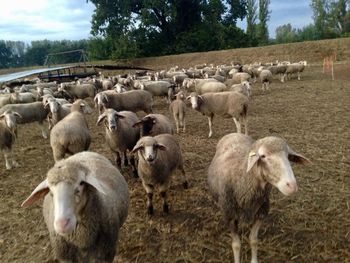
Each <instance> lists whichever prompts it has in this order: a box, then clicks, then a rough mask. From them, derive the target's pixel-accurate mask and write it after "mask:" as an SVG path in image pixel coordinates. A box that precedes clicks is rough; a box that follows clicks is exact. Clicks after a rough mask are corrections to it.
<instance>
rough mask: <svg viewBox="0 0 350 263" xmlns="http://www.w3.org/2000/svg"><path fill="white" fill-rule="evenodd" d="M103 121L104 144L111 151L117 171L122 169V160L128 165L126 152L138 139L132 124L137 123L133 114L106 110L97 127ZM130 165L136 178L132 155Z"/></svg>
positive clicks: (136, 131)
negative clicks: (105, 143)
mask: <svg viewBox="0 0 350 263" xmlns="http://www.w3.org/2000/svg"><path fill="white" fill-rule="evenodd" d="M103 121H104V124H105V127H106V128H105V133H106V142H107V144H108V146H109V148H110V149H111V151H112V153H113V156H114V159H115V161H116V164H117V166H118V168H119V169H121V168H122V158H121V156H122V157H123V158H124V165H125V166H127V165H128V158H127V151H128V150H129V151H131V150H132V149H133V148H134V146H135V145H136V143H137V141H138V140H139V138H140V130H139V129H136V128H133V124H134V123H136V122H138V121H139V118H138V117H137V115H136V114H135V113H134V112H131V111H120V112H117V111H115V110H114V109H106V111H105V112H104V113H102V114H101V115H100V116H99V117H98V120H97V125H100V124H101V123H102V122H103ZM130 163H131V165H132V167H133V173H134V176H135V177H137V168H136V164H135V159H134V155H131V158H130Z"/></svg>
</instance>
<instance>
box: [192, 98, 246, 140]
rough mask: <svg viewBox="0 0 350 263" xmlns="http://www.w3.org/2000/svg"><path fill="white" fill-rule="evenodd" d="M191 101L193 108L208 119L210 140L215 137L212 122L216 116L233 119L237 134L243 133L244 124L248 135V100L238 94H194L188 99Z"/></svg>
mask: <svg viewBox="0 0 350 263" xmlns="http://www.w3.org/2000/svg"><path fill="white" fill-rule="evenodd" d="M186 99H187V100H190V101H191V105H192V108H193V109H195V110H197V111H199V112H201V113H202V114H203V115H206V116H207V117H208V122H209V136H208V137H209V138H210V137H211V136H212V135H213V131H212V121H213V117H214V115H215V114H217V115H221V116H223V117H232V118H233V121H234V122H235V125H236V128H237V132H238V133H241V125H242V123H244V126H245V134H248V120H247V111H248V102H249V100H248V98H247V97H246V96H245V95H243V94H240V93H237V92H231V91H226V92H218V93H207V94H203V95H198V94H197V93H195V92H192V93H191V94H190V96H188V97H187V98H186Z"/></svg>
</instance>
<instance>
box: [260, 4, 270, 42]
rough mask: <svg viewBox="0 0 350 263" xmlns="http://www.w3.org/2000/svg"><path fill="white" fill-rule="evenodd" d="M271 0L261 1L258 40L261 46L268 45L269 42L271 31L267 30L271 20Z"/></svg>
mask: <svg viewBox="0 0 350 263" xmlns="http://www.w3.org/2000/svg"><path fill="white" fill-rule="evenodd" d="M269 5H270V0H259V21H260V22H259V25H258V38H259V42H260V44H266V43H268V41H269V31H268V28H267V21H269V19H270V13H271V11H269Z"/></svg>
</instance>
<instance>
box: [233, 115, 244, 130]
mask: <svg viewBox="0 0 350 263" xmlns="http://www.w3.org/2000/svg"><path fill="white" fill-rule="evenodd" d="M233 121H234V122H235V124H236V128H237V133H242V127H241V123H240V122H239V120H237V119H236V118H235V117H233Z"/></svg>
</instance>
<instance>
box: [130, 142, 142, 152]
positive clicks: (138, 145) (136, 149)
mask: <svg viewBox="0 0 350 263" xmlns="http://www.w3.org/2000/svg"><path fill="white" fill-rule="evenodd" d="M142 148H143V145H142V144H136V145H135V147H134V149H132V151H131V153H136V152H137V151H139V150H141V149H142Z"/></svg>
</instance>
